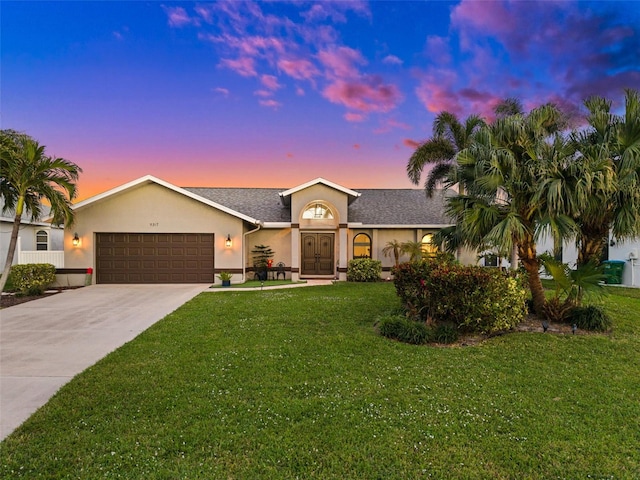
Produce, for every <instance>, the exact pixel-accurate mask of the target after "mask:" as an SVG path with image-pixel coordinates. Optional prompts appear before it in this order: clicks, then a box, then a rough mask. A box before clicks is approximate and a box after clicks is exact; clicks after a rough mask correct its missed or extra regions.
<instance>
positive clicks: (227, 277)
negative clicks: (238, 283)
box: [218, 272, 233, 281]
mask: <svg viewBox="0 0 640 480" xmlns="http://www.w3.org/2000/svg"><path fill="white" fill-rule="evenodd" d="M231 277H233V273H229V272H220V275H218V278H219V279H220V280H222V281H225V280H231Z"/></svg>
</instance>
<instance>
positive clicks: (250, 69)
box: [220, 57, 258, 77]
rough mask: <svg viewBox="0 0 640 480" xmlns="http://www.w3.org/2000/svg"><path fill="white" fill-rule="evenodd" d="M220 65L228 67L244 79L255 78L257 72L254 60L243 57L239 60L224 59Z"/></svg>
mask: <svg viewBox="0 0 640 480" xmlns="http://www.w3.org/2000/svg"><path fill="white" fill-rule="evenodd" d="M220 64H221V65H222V66H224V67H227V68H229V69H231V70H233V71H234V72H236V73H237V74H239V75H242V76H243V77H255V76H256V75H257V74H258V73H257V72H256V68H255V62H254V60H253V58H250V57H242V58H238V59H237V60H230V59H223V60H222V61H221V62H220Z"/></svg>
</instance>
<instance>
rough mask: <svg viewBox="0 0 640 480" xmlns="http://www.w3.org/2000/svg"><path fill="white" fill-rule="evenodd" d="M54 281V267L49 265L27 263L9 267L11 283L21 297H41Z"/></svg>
mask: <svg viewBox="0 0 640 480" xmlns="http://www.w3.org/2000/svg"><path fill="white" fill-rule="evenodd" d="M55 279H56V267H54V266H53V265H51V264H50V263H29V264H26V265H14V266H12V267H11V281H12V282H13V286H14V288H15V289H16V290H17V291H18V292H20V294H21V295H42V294H43V293H44V290H45V289H46V288H47V287H48V286H49V285H51V284H52V283H53V282H54V281H55Z"/></svg>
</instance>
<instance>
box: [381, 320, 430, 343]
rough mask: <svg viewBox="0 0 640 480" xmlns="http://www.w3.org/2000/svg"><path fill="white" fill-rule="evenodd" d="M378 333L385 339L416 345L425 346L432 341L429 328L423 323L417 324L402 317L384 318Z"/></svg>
mask: <svg viewBox="0 0 640 480" xmlns="http://www.w3.org/2000/svg"><path fill="white" fill-rule="evenodd" d="M378 331H379V332H380V334H381V335H382V336H384V337H387V338H392V339H394V340H398V341H400V342H404V343H411V344H414V345H424V344H425V343H429V342H430V341H431V329H430V328H429V327H427V326H426V325H425V324H424V323H423V322H416V321H415V320H410V319H408V318H406V317H404V316H402V315H390V316H386V317H383V318H382V319H380V321H379V322H378Z"/></svg>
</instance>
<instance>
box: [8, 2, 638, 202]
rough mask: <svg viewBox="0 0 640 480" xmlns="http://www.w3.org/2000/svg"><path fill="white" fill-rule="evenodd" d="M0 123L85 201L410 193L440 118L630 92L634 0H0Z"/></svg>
mask: <svg viewBox="0 0 640 480" xmlns="http://www.w3.org/2000/svg"><path fill="white" fill-rule="evenodd" d="M0 9H1V11H0V14H1V20H0V21H1V27H2V34H1V35H2V38H1V39H2V59H1V64H2V72H1V75H2V97H1V99H0V107H1V112H2V117H1V122H2V128H12V129H15V130H20V131H24V132H26V133H28V134H30V135H32V136H33V137H35V138H36V139H38V140H39V141H40V142H41V143H42V144H44V145H46V146H47V151H48V153H50V154H54V155H57V156H61V157H64V158H67V159H69V160H71V161H73V162H75V163H77V164H78V165H80V166H81V167H82V168H83V169H84V173H83V175H82V177H81V180H80V197H81V198H86V197H87V196H90V195H94V194H96V193H99V192H101V191H104V190H105V189H108V188H111V187H114V186H117V185H119V184H122V183H124V182H127V181H129V180H132V179H134V178H137V177H139V176H142V175H145V174H152V175H156V176H158V177H160V178H162V179H165V180H167V181H170V182H172V183H175V184H177V185H179V186H272V187H285V188H287V187H291V186H294V185H297V184H299V183H303V182H305V181H308V180H310V179H312V178H315V177H318V176H322V177H325V178H327V179H329V180H331V181H334V182H336V183H340V184H343V185H345V186H347V187H350V188H372V187H373V188H409V187H411V186H412V185H411V184H410V182H409V181H408V179H407V178H406V174H405V166H406V162H407V159H408V158H409V156H410V155H411V152H412V150H413V148H415V146H416V144H417V143H418V142H420V141H423V140H425V139H426V138H428V137H429V135H430V131H431V122H432V120H433V118H434V116H435V115H436V114H437V113H438V112H440V111H442V110H448V111H452V112H453V113H456V114H457V115H459V116H460V117H461V118H464V117H466V116H467V115H469V114H471V113H477V114H481V115H484V116H486V117H487V118H488V119H490V118H491V112H492V109H493V106H494V105H495V104H496V102H498V101H499V100H500V99H502V98H506V97H518V98H520V99H521V100H522V101H523V102H524V104H525V106H526V107H527V108H530V107H534V106H536V105H539V104H541V103H544V102H548V101H553V102H556V103H558V104H559V105H561V106H562V107H563V108H565V109H566V110H568V111H570V112H572V113H574V114H575V115H576V116H577V118H579V114H580V108H581V102H582V100H584V98H586V97H587V96H589V95H593V94H599V95H604V96H607V97H609V98H611V99H613V100H614V101H615V102H619V101H620V100H621V99H622V96H623V89H624V88H636V89H638V88H640V2H570V1H563V2H549V1H545V2H522V1H517V2H502V1H495V2H479V1H461V2H408V1H396V2H382V1H376V2H359V1H356V2H333V3H330V2H302V1H298V2H240V1H234V2H214V3H210V2H160V1H129V2H111V1H104V2H83V1H76V2H66V1H62V2H57V1H48V2H30V1H25V2H12V1H3V2H2V3H1V4H0Z"/></svg>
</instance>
